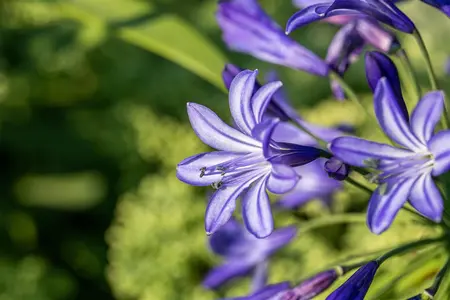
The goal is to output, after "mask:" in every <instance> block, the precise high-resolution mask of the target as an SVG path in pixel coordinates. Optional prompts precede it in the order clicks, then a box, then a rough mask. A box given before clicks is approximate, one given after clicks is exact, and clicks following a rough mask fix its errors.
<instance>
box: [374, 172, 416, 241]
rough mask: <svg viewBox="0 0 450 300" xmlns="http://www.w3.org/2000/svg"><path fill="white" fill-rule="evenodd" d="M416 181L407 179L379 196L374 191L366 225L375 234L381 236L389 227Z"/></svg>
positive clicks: (376, 191) (378, 193)
mask: <svg viewBox="0 0 450 300" xmlns="http://www.w3.org/2000/svg"><path fill="white" fill-rule="evenodd" d="M416 180H417V177H415V178H409V179H406V180H403V181H402V182H399V183H397V184H396V185H394V186H392V188H391V189H390V190H389V192H388V193H387V194H384V195H381V194H380V192H379V190H380V188H378V189H376V190H375V192H374V193H373V194H372V197H371V198H370V201H369V208H368V210H367V225H368V226H369V228H370V230H371V231H372V232H373V233H375V234H381V233H382V232H384V231H385V230H386V229H388V228H389V226H391V224H392V222H393V221H394V218H395V216H396V215H397V213H398V211H399V210H400V209H401V208H402V206H403V204H405V202H406V200H407V199H408V196H409V195H410V192H411V188H412V185H413V184H414V182H415V181H416Z"/></svg>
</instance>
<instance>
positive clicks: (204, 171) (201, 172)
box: [200, 167, 206, 178]
mask: <svg viewBox="0 0 450 300" xmlns="http://www.w3.org/2000/svg"><path fill="white" fill-rule="evenodd" d="M205 173H206V167H203V168H200V178H202V177H203V176H205Z"/></svg>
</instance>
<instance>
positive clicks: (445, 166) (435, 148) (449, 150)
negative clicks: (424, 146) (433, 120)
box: [428, 130, 450, 176]
mask: <svg viewBox="0 0 450 300" xmlns="http://www.w3.org/2000/svg"><path fill="white" fill-rule="evenodd" d="M428 149H429V150H430V151H431V153H433V155H434V168H433V173H432V174H433V176H439V175H441V174H443V173H445V172H447V171H448V170H450V130H445V131H441V132H438V133H437V134H436V135H435V136H433V137H432V138H431V140H430V142H429V143H428Z"/></svg>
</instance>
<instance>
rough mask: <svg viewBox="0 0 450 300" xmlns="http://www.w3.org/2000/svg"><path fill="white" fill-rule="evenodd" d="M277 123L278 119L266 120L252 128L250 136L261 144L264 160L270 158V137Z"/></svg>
mask: <svg viewBox="0 0 450 300" xmlns="http://www.w3.org/2000/svg"><path fill="white" fill-rule="evenodd" d="M279 123H280V120H279V119H267V120H266V121H264V122H262V123H259V124H257V125H256V126H255V128H253V131H252V136H253V137H254V138H255V139H257V140H258V141H260V142H261V143H262V148H263V153H264V156H265V157H266V158H267V157H269V156H270V144H271V142H272V135H273V133H274V131H275V128H276V127H277V125H278V124H279Z"/></svg>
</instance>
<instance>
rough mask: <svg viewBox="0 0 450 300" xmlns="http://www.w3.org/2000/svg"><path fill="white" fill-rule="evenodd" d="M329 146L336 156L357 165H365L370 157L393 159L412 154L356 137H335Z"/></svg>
mask: <svg viewBox="0 0 450 300" xmlns="http://www.w3.org/2000/svg"><path fill="white" fill-rule="evenodd" d="M329 148H330V150H331V152H332V153H333V154H334V155H335V156H336V157H337V158H339V159H340V160H342V161H343V162H345V163H347V164H349V165H352V166H357V167H365V166H366V163H365V161H367V160H370V159H395V158H402V157H406V156H408V155H414V153H413V152H411V151H408V150H405V149H400V148H395V147H392V146H389V145H386V144H380V143H376V142H371V141H366V140H364V139H361V138H356V137H339V138H336V139H335V140H333V141H332V142H331V144H330V146H329Z"/></svg>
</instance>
